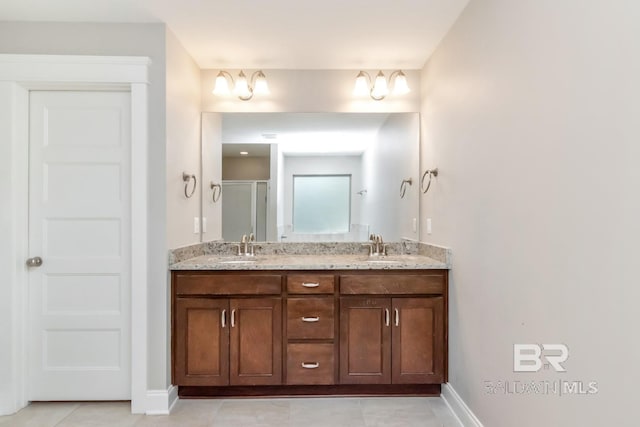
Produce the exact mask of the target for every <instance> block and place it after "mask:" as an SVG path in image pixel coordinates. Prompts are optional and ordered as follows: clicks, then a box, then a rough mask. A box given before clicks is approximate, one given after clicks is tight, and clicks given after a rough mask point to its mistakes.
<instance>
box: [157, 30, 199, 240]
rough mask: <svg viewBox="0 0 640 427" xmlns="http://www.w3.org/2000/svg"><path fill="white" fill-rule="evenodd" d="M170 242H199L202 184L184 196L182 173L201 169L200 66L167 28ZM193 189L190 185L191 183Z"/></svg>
mask: <svg viewBox="0 0 640 427" xmlns="http://www.w3.org/2000/svg"><path fill="white" fill-rule="evenodd" d="M166 37H167V38H166V42H167V173H166V181H167V184H166V185H167V242H168V245H169V248H177V247H180V246H187V245H190V244H193V243H198V242H200V234H199V233H197V234H196V233H194V232H193V218H194V217H195V218H199V217H200V196H201V191H200V190H201V186H202V183H201V182H198V186H197V188H196V191H195V193H194V194H193V196H192V197H191V198H186V197H185V195H184V181H183V180H182V172H186V173H188V174H195V175H196V176H197V177H198V178H200V176H201V171H200V94H201V90H200V89H201V88H200V86H201V85H200V68H199V67H198V66H197V65H196V63H195V62H194V61H193V59H192V58H191V56H189V54H188V53H187V51H186V50H185V49H184V47H183V46H182V45H181V44H180V41H178V39H177V38H176V36H175V35H174V34H173V33H172V32H171V31H170V30H169V29H167V36H166ZM189 190H191V185H189Z"/></svg>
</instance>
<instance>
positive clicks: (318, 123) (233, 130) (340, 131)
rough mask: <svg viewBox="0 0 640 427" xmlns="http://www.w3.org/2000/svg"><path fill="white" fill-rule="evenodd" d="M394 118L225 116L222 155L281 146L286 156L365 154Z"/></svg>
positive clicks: (372, 115)
mask: <svg viewBox="0 0 640 427" xmlns="http://www.w3.org/2000/svg"><path fill="white" fill-rule="evenodd" d="M390 114H391V113H223V114H222V153H223V155H227V156H235V155H239V152H240V151H249V153H250V155H252V154H253V155H260V154H259V151H258V150H259V145H263V146H264V147H268V145H265V144H278V146H279V150H280V151H281V152H282V153H284V154H285V155H316V154H318V155H326V154H341V155H345V154H354V155H355V154H362V152H364V151H365V149H366V148H367V146H368V145H369V144H371V142H372V141H373V139H374V138H375V136H376V134H377V132H378V130H379V129H380V127H381V126H382V125H383V124H384V122H385V121H386V120H387V119H388V118H389V115H390ZM399 114H407V113H399ZM408 114H411V113H408ZM236 144H243V145H242V146H239V145H236ZM248 144H257V145H253V147H252V149H251V150H249V146H248ZM225 150H226V151H225ZM263 150H267V149H266V148H263ZM263 152H264V153H265V154H264V155H267V154H266V153H267V151H263ZM225 153H226V154H225Z"/></svg>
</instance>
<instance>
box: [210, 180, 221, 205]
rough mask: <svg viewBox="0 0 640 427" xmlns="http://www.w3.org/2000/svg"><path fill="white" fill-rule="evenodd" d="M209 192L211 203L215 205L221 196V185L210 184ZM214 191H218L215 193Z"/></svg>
mask: <svg viewBox="0 0 640 427" xmlns="http://www.w3.org/2000/svg"><path fill="white" fill-rule="evenodd" d="M211 190H213V191H212V195H211V200H213V203H215V202H217V201H218V200H220V196H222V185H220V184H214V183H213V182H211ZM216 190H218V191H217V192H216ZM216 194H217V196H216Z"/></svg>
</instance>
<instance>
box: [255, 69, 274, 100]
mask: <svg viewBox="0 0 640 427" xmlns="http://www.w3.org/2000/svg"><path fill="white" fill-rule="evenodd" d="M253 93H256V94H258V95H269V93H270V91H269V85H267V78H266V77H265V76H264V73H263V72H262V71H259V72H258V75H257V77H256V83H255V87H254V88H253Z"/></svg>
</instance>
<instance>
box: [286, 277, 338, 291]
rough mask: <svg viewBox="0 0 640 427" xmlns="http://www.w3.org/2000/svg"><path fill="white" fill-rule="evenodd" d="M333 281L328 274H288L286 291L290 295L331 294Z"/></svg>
mask: <svg viewBox="0 0 640 427" xmlns="http://www.w3.org/2000/svg"><path fill="white" fill-rule="evenodd" d="M334 281H335V279H334V276H333V275H330V274H290V275H289V276H288V277H287V291H288V292H289V293H290V294H332V293H333V290H334V286H335V282H334Z"/></svg>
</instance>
